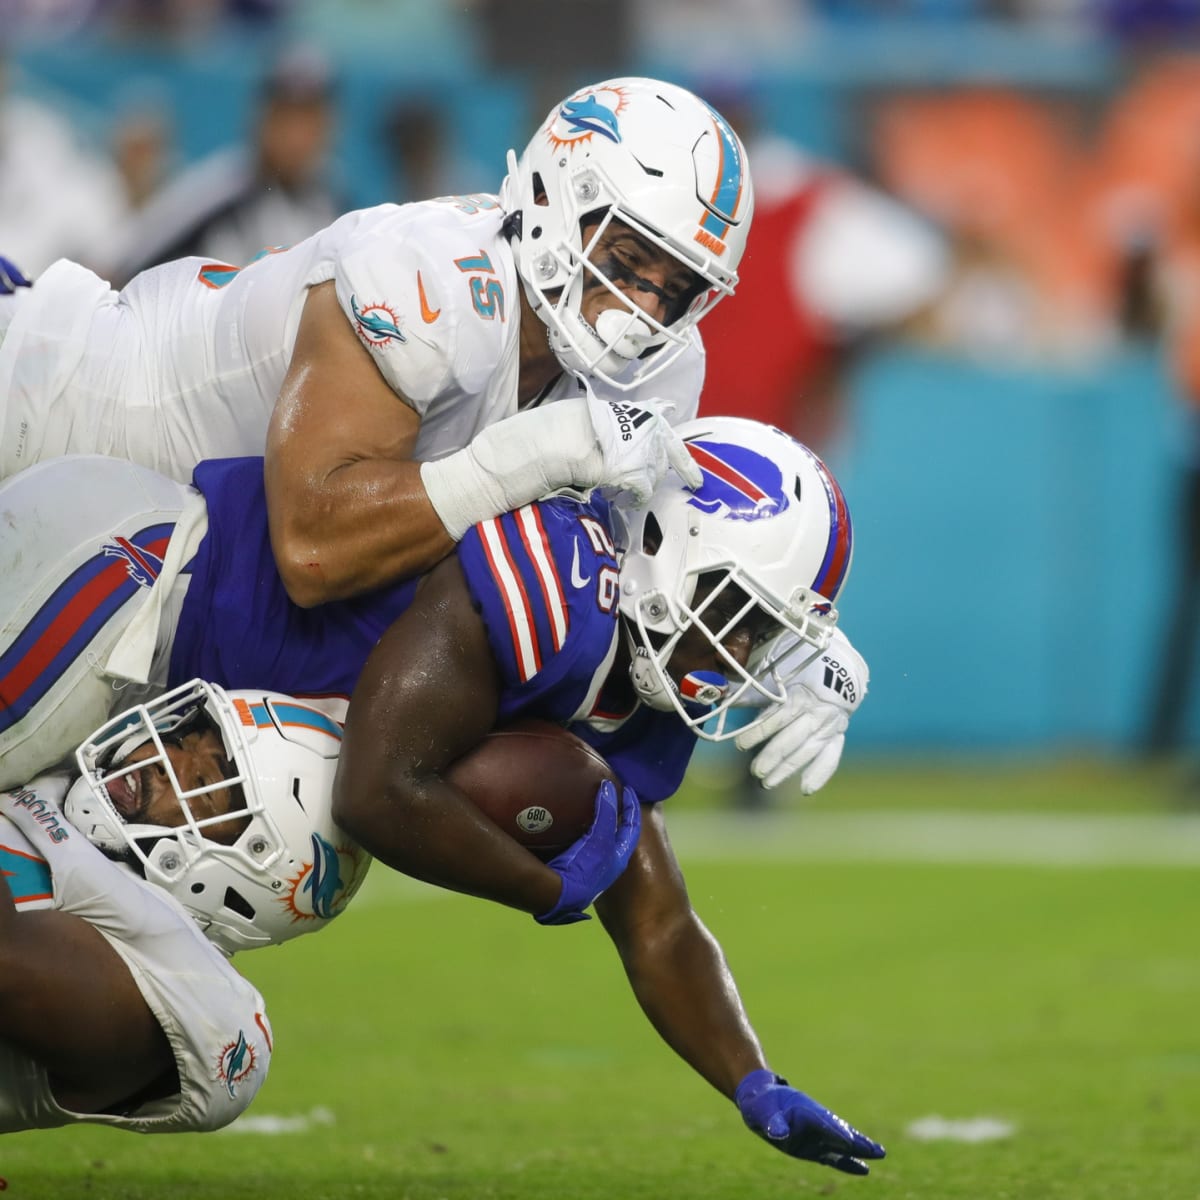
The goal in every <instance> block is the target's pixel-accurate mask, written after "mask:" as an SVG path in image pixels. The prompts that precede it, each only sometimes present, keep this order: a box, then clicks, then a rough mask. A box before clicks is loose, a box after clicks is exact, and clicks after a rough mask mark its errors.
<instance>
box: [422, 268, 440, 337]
mask: <svg viewBox="0 0 1200 1200" xmlns="http://www.w3.org/2000/svg"><path fill="white" fill-rule="evenodd" d="M417 299H418V300H419V301H420V302H421V320H422V321H424V322H425V324H426V325H432V324H433V323H434V321H436V320H437V319H438V317H440V316H441V315H442V310H441V309H440V308H430V307H429V300H428V299H427V297H426V295H425V281H424V280H423V279H422V278H421V272H420V271H418V272H417Z"/></svg>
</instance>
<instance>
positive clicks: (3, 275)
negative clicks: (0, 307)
mask: <svg viewBox="0 0 1200 1200" xmlns="http://www.w3.org/2000/svg"><path fill="white" fill-rule="evenodd" d="M32 286H33V284H32V283H30V281H29V280H28V279H26V278H25V276H24V274H22V272H21V268H20V267H18V266H17V264H16V263H15V262H13V261H12V259H11V258H5V257H4V255H2V254H0V296H11V295H12V294H13V292H15V291H16V290H17V288H19V287H32Z"/></svg>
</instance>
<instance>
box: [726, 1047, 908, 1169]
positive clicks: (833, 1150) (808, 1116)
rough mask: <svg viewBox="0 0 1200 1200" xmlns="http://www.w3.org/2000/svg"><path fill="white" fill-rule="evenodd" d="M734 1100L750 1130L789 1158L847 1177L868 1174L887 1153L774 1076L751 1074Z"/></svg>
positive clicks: (764, 1072) (821, 1106)
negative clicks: (868, 1161) (871, 1164)
mask: <svg viewBox="0 0 1200 1200" xmlns="http://www.w3.org/2000/svg"><path fill="white" fill-rule="evenodd" d="M733 1101H734V1103H735V1104H736V1105H737V1106H738V1111H739V1112H741V1114H742V1120H743V1121H745V1122H746V1125H747V1126H748V1127H749V1128H750V1129H752V1130H753V1131H754V1132H755V1133H757V1134H758V1136H759V1137H760V1138H762V1139H763V1140H764V1141H766V1142H769V1143H770V1144H771V1145H772V1146H774V1147H775V1148H776V1149H777V1150H782V1151H783V1152H784V1154H790V1155H791V1156H792V1157H793V1158H803V1159H807V1160H808V1161H809V1162H815V1163H821V1164H822V1165H823V1166H826V1167H832V1168H833V1169H834V1170H835V1171H845V1172H846V1174H847V1175H869V1174H870V1171H871V1168H870V1167H868V1166H867V1164H866V1163H865V1162H863V1161H862V1160H863V1159H864V1158H883V1157H884V1156H885V1154H886V1153H887V1151H886V1150H884V1148H883V1147H882V1146H881V1145H880V1144H879V1143H878V1142H873V1141H872V1140H871V1139H870V1138H869V1137H867V1135H866V1134H864V1133H859V1132H858V1130H857V1129H855V1128H854V1126H853V1125H850V1124H848V1123H847V1122H846V1121H843V1120H842V1118H841V1117H839V1116H838V1115H837V1114H836V1113H832V1112H830V1111H829V1109H827V1108H826V1107H825V1106H824V1105H823V1104H818V1103H817V1102H816V1101H815V1100H814V1099H812V1097H811V1096H806V1095H805V1094H804V1093H803V1092H798V1091H796V1089H795V1088H794V1087H789V1086H788V1082H787V1080H786V1079H781V1078H780V1077H779V1076H778V1075H776V1074H774V1072H772V1071H751V1072H750V1074H749V1075H747V1076H746V1078H745V1079H743V1080H742V1082H741V1083H739V1084H738V1086H737V1091H736V1092H734V1094H733Z"/></svg>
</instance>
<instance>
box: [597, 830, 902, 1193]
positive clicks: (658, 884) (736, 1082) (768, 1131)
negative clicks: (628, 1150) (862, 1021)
mask: <svg viewBox="0 0 1200 1200" xmlns="http://www.w3.org/2000/svg"><path fill="white" fill-rule="evenodd" d="M596 912H597V913H598V914H599V916H600V919H601V921H603V922H604V927H605V929H606V930H607V931H608V933H609V936H610V937H611V938H612V940H613V942H614V944H615V945H616V947H617V950H618V952H619V953H620V955H621V960H622V962H623V963H624V965H625V972H626V974H627V975H628V976H629V981H630V983H631V984H632V986H633V991H634V994H635V995H636V996H637V999H638V1003H639V1004H640V1005H641V1006H642V1010H643V1011H644V1012H645V1013H646V1015H647V1017H649V1018H650V1021H651V1023H652V1024H653V1025H654V1028H655V1029H656V1030H658V1033H659V1035H660V1036H661V1037H662V1039H663V1040H664V1041H665V1042H666V1043H667V1044H668V1045H669V1046H670V1047H671V1048H672V1049H673V1050H675V1052H676V1053H677V1054H679V1055H680V1057H681V1058H683V1059H684V1061H685V1062H687V1063H688V1064H689V1065H690V1066H691V1067H692V1068H693V1069H694V1070H695V1071H697V1072H698V1073H699V1074H700V1075H702V1076H703V1077H704V1078H705V1079H707V1080H708V1081H709V1083H711V1084H712V1085H713V1086H714V1087H715V1088H716V1089H717V1090H718V1091H719V1092H721V1093H722V1094H723V1095H725V1096H728V1097H729V1098H730V1099H731V1100H733V1102H734V1103H735V1104H736V1105H737V1108H738V1111H739V1112H740V1113H741V1114H742V1119H743V1121H745V1123H746V1125H747V1127H748V1128H750V1129H751V1130H752V1131H753V1132H755V1133H757V1134H758V1135H759V1136H760V1137H762V1138H763V1139H764V1140H766V1141H767V1142H769V1143H770V1144H771V1145H773V1146H775V1147H776V1148H777V1149H779V1150H782V1151H783V1152H784V1153H785V1154H789V1155H791V1156H792V1157H794V1158H802V1159H807V1160H809V1161H811V1162H818V1163H821V1164H823V1165H824V1166H829V1167H833V1168H835V1169H836V1170H839V1171H844V1172H846V1173H848V1174H852V1175H865V1174H867V1170H868V1168H867V1166H866V1163H865V1162H864V1161H863V1160H864V1159H875V1158H882V1157H883V1155H884V1151H883V1147H882V1146H880V1145H878V1144H877V1143H876V1142H873V1141H872V1140H871V1139H870V1138H868V1137H866V1136H865V1135H863V1134H861V1133H859V1132H858V1130H856V1129H854V1128H852V1127H851V1126H850V1125H848V1124H847V1123H846V1122H845V1121H843V1120H842V1119H841V1118H840V1117H838V1116H837V1115H836V1114H834V1113H832V1112H830V1111H829V1110H828V1109H827V1108H825V1107H824V1105H822V1104H819V1103H817V1101H815V1100H813V1099H811V1098H810V1097H808V1096H806V1095H804V1093H803V1092H799V1091H797V1090H796V1089H795V1088H793V1087H791V1086H789V1085H788V1083H787V1081H786V1080H784V1079H781V1078H780V1077H779V1076H778V1075H775V1074H774V1073H773V1072H772V1071H771V1069H770V1068H769V1067H768V1066H767V1062H766V1059H765V1057H764V1056H763V1051H762V1047H761V1045H760V1044H759V1041H758V1036H757V1035H756V1034H755V1032H754V1029H753V1027H752V1026H751V1024H750V1019H749V1017H748V1016H747V1015H746V1010H745V1008H744V1007H743V1006H742V1001H741V997H740V996H739V995H738V990H737V984H736V983H735V982H734V979H733V975H732V974H731V972H730V970H729V966H728V964H727V963H726V961H725V956H724V954H723V953H722V951H721V947H720V946H719V945H718V944H717V941H716V939H715V938H714V937H713V936H712V934H711V933H709V931H708V930H707V929H706V928H705V927H704V925H703V923H702V922H701V921H700V918H699V917H698V916H697V915H696V914H695V912H694V911H693V910H692V906H691V902H690V901H689V899H688V894H687V888H686V886H685V884H684V881H683V874H682V872H681V871H680V869H679V864H678V862H677V861H676V859H675V855H674V852H673V851H672V850H671V846H670V843H669V842H668V840H667V833H666V827H665V825H664V823H663V819H662V814H661V813H660V812H659V811H658V809H657V807H653V808H651V809H650V810H649V811H647V812H646V813H645V814H644V816H643V818H642V837H641V841H640V842H639V844H638V849H637V851H636V853H635V854H634V856H633V860H632V861H631V862H630V864H629V867H628V868H627V870H626V871H625V873H624V875H622V876H621V878H620V879H618V880H617V882H616V883H615V884H614V885H613V886H612V887H611V888H609V890H608V891H607V892H605V893H604V895H603V896H601V897H600V898H599V899H598V900H597V901H596Z"/></svg>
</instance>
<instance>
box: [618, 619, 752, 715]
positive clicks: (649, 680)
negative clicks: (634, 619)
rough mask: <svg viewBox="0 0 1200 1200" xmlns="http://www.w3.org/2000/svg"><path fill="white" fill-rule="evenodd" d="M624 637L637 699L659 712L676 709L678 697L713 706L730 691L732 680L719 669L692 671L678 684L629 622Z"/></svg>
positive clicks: (685, 702) (704, 706)
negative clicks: (634, 632)
mask: <svg viewBox="0 0 1200 1200" xmlns="http://www.w3.org/2000/svg"><path fill="white" fill-rule="evenodd" d="M625 637H626V641H627V643H628V645H629V652H630V658H629V681H630V682H631V683H632V684H633V690H634V691H635V692H636V693H637V698H638V699H639V700H640V701H641V702H642V703H643V704H645V705H646V707H647V708H652V709H654V710H655V711H656V712H675V711H677V710H676V706H675V700H674V699H673V697H676V696H677V697H678V698H679V699H680V700H681V701H683V703H684V704H688V705H695V706H697V707H700V708H712V707H713V706H714V705H715V704H718V703H720V701H721V700H723V699H724V698H725V695H726V694H727V693H728V691H729V680H728V679H727V678H726V677H725V676H724V675H722V674H720V672H718V671H689V672H688V673H687V674H686V675H685V676H684V677H683V679H682V680H681V681H680V683H679V684H678V685H676V683H675V681H674V680H673V679H672V678H671V677H670V675H669V674H667V672H666V671H665V670H664V671H659V670H658V669H657V668H656V666H655V662H654V658H653V656H652V655H651V653H650V651H649V650H648V649H647V648H646V647H645V646H644V645H640V644H638V642H637V640H636V639H635V638H634V635H633V632H632V630H630V629H629V627H628V625H626V628H625Z"/></svg>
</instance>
